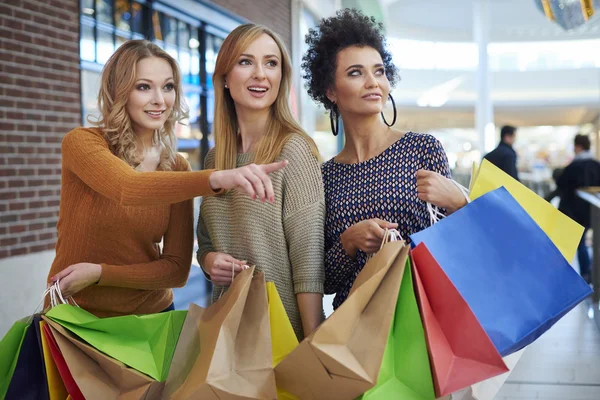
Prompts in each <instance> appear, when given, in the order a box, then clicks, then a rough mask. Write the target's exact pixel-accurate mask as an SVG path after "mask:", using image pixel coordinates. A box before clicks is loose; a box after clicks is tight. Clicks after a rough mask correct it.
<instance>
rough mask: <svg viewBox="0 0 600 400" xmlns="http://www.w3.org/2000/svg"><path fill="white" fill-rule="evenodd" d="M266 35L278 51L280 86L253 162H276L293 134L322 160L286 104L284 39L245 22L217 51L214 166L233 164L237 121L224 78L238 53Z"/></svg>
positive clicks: (289, 72) (287, 71)
mask: <svg viewBox="0 0 600 400" xmlns="http://www.w3.org/2000/svg"><path fill="white" fill-rule="evenodd" d="M263 34H267V35H269V36H270V37H271V38H272V39H273V40H274V41H275V43H277V46H278V47H279V50H280V51H281V56H282V60H281V71H282V74H281V85H280V87H279V93H278V94H277V99H276V100H275V102H274V103H273V105H272V106H271V110H270V111H271V118H269V122H268V124H267V129H266V133H265V134H264V136H263V137H262V138H261V140H260V141H259V143H258V144H257V151H256V156H255V160H254V162H255V163H256V164H266V163H270V162H273V161H275V159H276V158H277V157H278V156H279V155H280V154H281V150H282V149H283V146H284V145H285V143H286V141H287V140H288V139H289V138H290V136H291V135H292V134H294V133H296V134H299V135H301V136H302V137H303V138H304V139H305V140H306V141H307V143H308V144H309V145H310V147H311V149H312V152H313V154H314V156H315V157H316V158H317V160H319V161H320V160H321V156H320V154H319V150H318V149H317V145H316V144H315V142H314V141H313V140H312V138H311V137H310V136H308V135H307V134H306V132H304V130H303V129H302V127H301V126H300V125H299V124H298V122H296V120H295V119H294V116H293V115H292V112H291V111H290V106H289V97H290V87H291V82H292V67H291V61H290V56H289V54H288V51H287V49H286V47H285V45H284V44H283V40H281V38H280V37H279V35H277V34H276V33H275V32H273V31H272V30H270V29H269V28H267V27H265V26H262V25H255V24H244V25H240V26H238V27H237V28H235V29H234V30H233V31H232V32H231V33H230V34H229V35H228V36H227V38H226V39H225V41H224V42H223V44H222V45H221V49H220V50H219V54H218V56H217V62H216V65H215V71H214V74H213V87H214V91H215V118H214V125H213V132H214V135H215V168H217V169H231V168H235V167H236V158H237V132H238V122H237V114H236V111H235V103H234V101H233V98H232V97H231V94H230V93H229V91H228V90H225V88H224V87H225V77H226V75H227V74H228V73H229V72H230V71H231V70H232V69H233V67H234V66H235V65H236V63H237V62H238V59H239V57H240V55H241V54H242V53H243V52H244V50H245V49H246V48H248V46H250V44H251V43H252V42H254V41H255V40H256V39H258V38H259V37H260V36H261V35H263Z"/></svg>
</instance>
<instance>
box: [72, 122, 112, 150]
mask: <svg viewBox="0 0 600 400" xmlns="http://www.w3.org/2000/svg"><path fill="white" fill-rule="evenodd" d="M78 148H79V149H84V148H85V149H86V150H90V149H93V148H102V149H108V142H107V141H106V139H105V138H104V135H103V133H102V129H100V128H83V127H79V128H75V129H73V130H71V131H70V132H69V133H67V134H66V135H65V137H64V138H63V140H62V152H63V154H64V153H69V152H70V151H71V150H75V151H76V150H77V149H78Z"/></svg>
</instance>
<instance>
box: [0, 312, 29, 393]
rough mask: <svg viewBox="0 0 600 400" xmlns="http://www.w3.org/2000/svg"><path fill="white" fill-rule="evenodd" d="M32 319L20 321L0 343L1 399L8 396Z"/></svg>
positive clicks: (27, 318)
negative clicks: (9, 386)
mask: <svg viewBox="0 0 600 400" xmlns="http://www.w3.org/2000/svg"><path fill="white" fill-rule="evenodd" d="M30 325H31V317H26V318H23V319H20V320H18V321H17V322H15V323H14V324H13V326H12V327H11V328H10V329H9V331H8V332H7V333H6V335H4V338H2V341H0V399H3V398H4V396H6V391H7V390H8V385H9V384H10V380H11V379H12V376H13V373H14V372H15V367H16V366H17V360H18V359H19V352H20V351H21V345H22V344H23V339H24V338H25V334H26V333H27V328H29V326H30Z"/></svg>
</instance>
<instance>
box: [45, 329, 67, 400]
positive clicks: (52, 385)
mask: <svg viewBox="0 0 600 400" xmlns="http://www.w3.org/2000/svg"><path fill="white" fill-rule="evenodd" d="M45 325H46V322H44V321H40V327H41V330H42V333H41V335H40V339H41V341H42V350H43V352H42V355H43V357H44V366H45V367H46V378H47V380H48V394H49V396H50V400H65V399H66V398H67V396H68V395H69V393H68V392H67V388H66V387H65V384H64V382H63V380H62V378H61V377H60V372H59V371H58V368H57V367H56V363H55V362H54V359H53V358H52V352H51V351H50V347H49V345H48V339H47V334H45V331H47V328H46V329H44V326H45Z"/></svg>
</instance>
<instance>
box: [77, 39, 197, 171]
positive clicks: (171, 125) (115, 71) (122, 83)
mask: <svg viewBox="0 0 600 400" xmlns="http://www.w3.org/2000/svg"><path fill="white" fill-rule="evenodd" d="M149 57H156V58H162V59H163V60H165V61H167V62H168V63H169V65H171V69H172V70H173V81H174V85H175V102H174V103H173V109H172V110H171V115H169V117H168V118H167V121H166V122H165V124H164V125H163V126H162V128H160V129H159V130H157V131H156V132H155V135H154V138H153V142H154V143H155V144H158V143H160V144H161V145H162V153H161V155H160V164H159V166H158V169H159V170H163V171H164V170H167V171H168V170H172V169H173V168H174V166H175V156H176V154H177V151H176V141H177V138H176V136H175V124H176V123H177V122H180V121H181V120H183V119H186V118H187V117H188V108H187V106H186V104H185V102H184V101H183V91H182V87H181V73H180V72H179V66H178V65H177V61H175V59H174V58H173V57H171V56H170V55H169V54H168V53H167V52H166V51H164V50H163V49H161V48H160V47H158V46H157V45H155V44H154V43H151V42H149V41H147V40H129V41H127V42H125V43H124V44H123V45H121V47H119V48H118V49H117V51H115V53H114V54H113V55H112V56H111V57H110V58H109V60H108V62H107V63H106V65H105V66H104V68H103V70H102V78H101V87H100V92H99V93H98V109H99V110H100V117H99V118H98V119H97V120H95V121H93V120H91V119H90V118H89V117H88V121H90V122H91V123H93V124H94V125H97V126H98V127H100V128H101V129H102V132H103V133H104V137H105V138H106V141H107V142H108V146H109V148H110V150H111V151H112V152H113V154H115V155H116V156H117V157H119V158H120V159H122V160H124V161H125V162H126V163H128V164H129V165H131V166H133V167H136V166H137V165H139V163H140V162H141V161H142V160H141V159H140V157H139V156H138V155H137V142H136V136H135V133H134V132H133V129H132V127H131V118H130V117H129V114H128V113H127V108H126V106H127V101H128V99H129V95H130V93H131V91H132V90H133V89H134V86H135V82H136V80H137V77H136V67H137V63H138V62H140V60H143V59H145V58H149Z"/></svg>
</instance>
